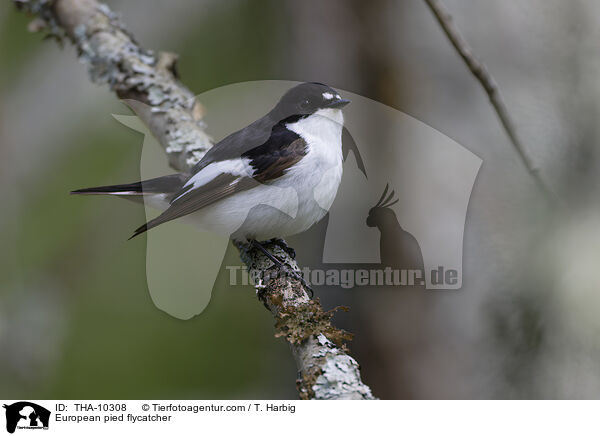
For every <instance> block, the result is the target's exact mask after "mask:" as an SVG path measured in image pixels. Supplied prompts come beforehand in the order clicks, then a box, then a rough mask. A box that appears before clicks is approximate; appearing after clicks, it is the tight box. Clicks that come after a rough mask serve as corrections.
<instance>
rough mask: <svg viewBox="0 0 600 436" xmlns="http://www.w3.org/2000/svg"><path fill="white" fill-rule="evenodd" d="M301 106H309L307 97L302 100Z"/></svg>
mask: <svg viewBox="0 0 600 436" xmlns="http://www.w3.org/2000/svg"><path fill="white" fill-rule="evenodd" d="M301 106H302V107H309V106H310V101H309V100H308V98H307V99H306V100H303V101H302V103H301Z"/></svg>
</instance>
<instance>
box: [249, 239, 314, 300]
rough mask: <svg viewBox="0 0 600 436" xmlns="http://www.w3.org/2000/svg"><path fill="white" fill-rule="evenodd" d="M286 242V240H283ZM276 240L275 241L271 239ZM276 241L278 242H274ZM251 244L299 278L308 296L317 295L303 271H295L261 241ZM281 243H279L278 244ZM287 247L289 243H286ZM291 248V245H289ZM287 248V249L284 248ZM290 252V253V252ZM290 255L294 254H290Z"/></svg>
mask: <svg viewBox="0 0 600 436" xmlns="http://www.w3.org/2000/svg"><path fill="white" fill-rule="evenodd" d="M280 241H282V242H283V243H284V244H285V241H283V240H281V239H280ZM271 242H274V241H271ZM274 243H276V242H274ZM251 244H252V245H253V246H254V247H256V248H258V249H259V250H260V251H261V252H262V253H263V254H264V255H265V256H267V258H268V259H269V260H270V261H271V262H273V263H274V264H275V265H277V266H278V267H279V268H280V269H281V270H283V271H284V272H285V273H286V274H288V275H290V276H292V277H293V278H295V279H296V280H298V281H299V282H300V283H302V286H304V289H306V291H307V293H308V296H309V297H310V298H311V299H312V298H313V297H314V295H315V293H314V291H313V290H312V288H311V287H310V286H309V285H308V283H306V280H304V277H302V273H301V272H300V271H295V270H292V269H290V268H289V267H288V266H287V265H285V264H284V263H283V262H282V261H281V260H280V259H278V258H277V256H275V255H273V254H272V253H270V252H269V250H267V249H266V248H265V247H264V246H263V245H262V244H261V243H260V242H258V241H256V240H252V242H251ZM277 245H279V244H277ZM286 247H287V244H286ZM288 248H289V247H288ZM284 250H285V249H284ZM288 254H289V253H288ZM290 256H292V255H291V254H290Z"/></svg>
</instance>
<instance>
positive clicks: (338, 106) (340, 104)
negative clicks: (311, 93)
mask: <svg viewBox="0 0 600 436" xmlns="http://www.w3.org/2000/svg"><path fill="white" fill-rule="evenodd" d="M348 103H350V100H346V99H343V98H341V99H339V100H333V101H332V102H331V103H329V104H328V105H327V107H328V108H334V109H341V108H343V107H344V106H346V105H347V104H348Z"/></svg>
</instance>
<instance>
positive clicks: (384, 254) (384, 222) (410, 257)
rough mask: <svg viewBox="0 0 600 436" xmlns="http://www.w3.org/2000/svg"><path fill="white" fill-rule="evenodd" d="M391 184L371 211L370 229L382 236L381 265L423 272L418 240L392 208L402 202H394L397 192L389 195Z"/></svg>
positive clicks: (368, 223) (380, 244)
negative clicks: (405, 227)
mask: <svg viewBox="0 0 600 436" xmlns="http://www.w3.org/2000/svg"><path fill="white" fill-rule="evenodd" d="M388 189H389V184H388V185H386V186H385V189H384V191H383V194H382V195H381V197H380V198H379V201H378V202H377V204H375V206H373V207H372V208H371V209H370V210H369V215H368V217H367V226H368V227H377V229H378V230H379V232H380V234H381V236H380V240H379V249H380V255H381V263H382V264H383V265H386V266H394V267H395V268H397V269H406V270H409V269H415V270H420V271H423V254H422V253H421V247H420V246H419V242H418V241H417V240H416V238H415V237H414V236H413V235H411V234H410V233H409V232H407V231H406V230H404V229H403V228H402V226H400V223H399V222H398V217H397V216H396V213H395V212H394V210H393V209H392V206H393V205H395V204H396V203H398V202H399V201H400V199H398V198H396V199H395V200H394V195H395V191H393V190H392V192H390V193H389V195H387V197H386V194H388Z"/></svg>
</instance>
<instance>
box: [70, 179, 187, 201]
mask: <svg viewBox="0 0 600 436" xmlns="http://www.w3.org/2000/svg"><path fill="white" fill-rule="evenodd" d="M187 178H188V177H187V176H186V175H184V174H170V175H168V176H162V177H157V178H155V179H149V180H144V181H141V182H134V183H126V184H123V185H108V186H97V187H94V188H84V189H76V190H75V191H71V194H84V195H94V194H95V195H99V194H104V195H121V196H125V197H128V196H140V195H144V194H172V193H175V192H177V191H178V190H179V189H181V186H183V184H184V183H185V182H186V180H187Z"/></svg>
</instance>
